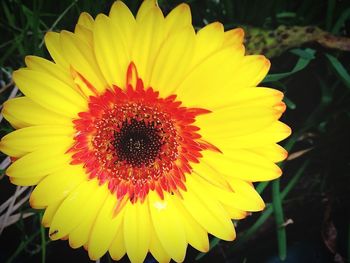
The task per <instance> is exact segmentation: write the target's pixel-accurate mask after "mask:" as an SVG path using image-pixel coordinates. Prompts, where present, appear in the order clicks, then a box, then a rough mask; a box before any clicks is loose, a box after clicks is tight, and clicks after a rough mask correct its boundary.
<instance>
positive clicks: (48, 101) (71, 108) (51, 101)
mask: <svg viewBox="0 0 350 263" xmlns="http://www.w3.org/2000/svg"><path fill="white" fill-rule="evenodd" d="M13 79H14V80H15V82H16V84H17V85H18V86H19V88H20V90H21V91H22V92H23V93H24V94H25V95H26V96H27V97H29V98H30V99H32V100H33V101H34V102H36V103H38V104H39V105H41V106H43V107H44V108H46V109H49V110H52V111H54V112H56V113H60V114H63V115H65V116H68V117H76V114H77V113H78V112H80V111H85V110H86V108H87V102H86V100H85V99H84V98H83V97H82V96H81V95H79V94H78V93H77V92H76V91H75V90H74V89H73V88H72V87H70V86H68V85H66V84H65V83H64V82H61V81H60V80H58V79H56V78H55V77H53V76H51V75H49V74H47V73H43V72H38V71H34V70H29V69H20V70H17V71H15V72H14V73H13Z"/></svg>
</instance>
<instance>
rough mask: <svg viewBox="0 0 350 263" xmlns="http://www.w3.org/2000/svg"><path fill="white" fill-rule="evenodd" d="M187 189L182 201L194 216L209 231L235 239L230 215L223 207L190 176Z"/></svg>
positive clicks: (225, 237)
mask: <svg viewBox="0 0 350 263" xmlns="http://www.w3.org/2000/svg"><path fill="white" fill-rule="evenodd" d="M186 187H187V189H188V190H187V191H186V192H183V193H182V195H183V200H182V203H183V205H184V207H185V208H186V209H187V211H188V212H189V213H190V214H191V215H192V216H193V218H194V219H195V220H196V221H197V222H198V223H199V224H200V225H201V226H202V227H203V228H204V229H205V230H206V231H208V232H209V233H211V234H213V235H215V236H217V237H219V238H221V239H224V240H233V239H234V238H235V236H236V234H235V230H234V227H233V224H232V222H231V220H230V218H229V215H228V214H227V213H226V212H225V210H224V209H223V207H222V206H221V205H220V204H219V203H218V202H217V201H215V200H214V199H212V198H211V196H210V195H209V196H208V193H203V192H202V191H201V186H200V185H198V184H197V183H196V181H195V180H193V179H192V178H191V177H190V176H189V177H188V178H187V184H186Z"/></svg>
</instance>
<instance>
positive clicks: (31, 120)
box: [2, 97, 73, 128]
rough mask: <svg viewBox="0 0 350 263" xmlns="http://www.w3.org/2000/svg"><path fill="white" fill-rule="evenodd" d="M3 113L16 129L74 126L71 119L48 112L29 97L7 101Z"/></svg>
mask: <svg viewBox="0 0 350 263" xmlns="http://www.w3.org/2000/svg"><path fill="white" fill-rule="evenodd" d="M2 113H3V115H4V117H5V119H6V120H8V121H9V122H10V123H11V125H13V126H14V127H15V128H22V127H27V126H32V125H50V124H53V125H65V126H72V125H73V123H72V120H71V118H69V117H65V116H63V115H61V114H57V113H54V112H53V111H51V110H47V109H45V108H43V107H42V106H40V105H39V104H37V103H35V102H33V101H32V100H31V99H29V98H27V97H20V98H14V99H11V100H8V101H6V102H5V103H4V107H3V110H2Z"/></svg>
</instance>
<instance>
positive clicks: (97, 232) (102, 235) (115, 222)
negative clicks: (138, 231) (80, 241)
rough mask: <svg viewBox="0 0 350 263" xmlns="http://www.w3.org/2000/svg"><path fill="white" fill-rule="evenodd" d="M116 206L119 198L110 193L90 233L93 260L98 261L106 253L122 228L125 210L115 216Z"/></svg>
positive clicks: (89, 244)
mask: <svg viewBox="0 0 350 263" xmlns="http://www.w3.org/2000/svg"><path fill="white" fill-rule="evenodd" d="M116 206H117V198H116V196H115V194H111V193H110V194H109V195H108V196H107V199H106V201H105V203H104V204H103V207H102V209H101V211H100V212H99V214H98V216H97V218H96V221H95V223H94V226H93V228H92V230H91V233H90V237H89V241H88V248H89V257H90V259H91V260H97V259H99V258H100V257H102V256H103V255H104V254H105V253H106V251H107V250H108V248H109V247H110V246H111V243H112V241H113V239H114V238H115V236H116V235H117V232H118V230H119V229H121V228H122V223H123V220H124V212H125V209H124V208H123V209H121V211H120V212H119V213H118V214H117V215H115V214H114V213H115V209H116Z"/></svg>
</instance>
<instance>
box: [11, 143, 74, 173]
mask: <svg viewBox="0 0 350 263" xmlns="http://www.w3.org/2000/svg"><path fill="white" fill-rule="evenodd" d="M68 147H69V145H55V146H54V147H52V148H50V149H47V148H40V149H38V150H36V151H34V152H31V153H29V154H27V155H25V156H23V157H22V158H20V159H18V160H16V161H15V162H14V163H13V164H11V166H10V167H9V168H8V169H7V175H8V176H10V177H40V176H41V177H44V176H46V175H48V174H51V173H53V172H56V171H58V170H60V169H61V168H62V167H63V166H64V165H65V164H67V163H68V162H69V160H70V156H69V155H67V154H64V152H65V151H66V150H67V149H68ZM43 160H45V162H43Z"/></svg>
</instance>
